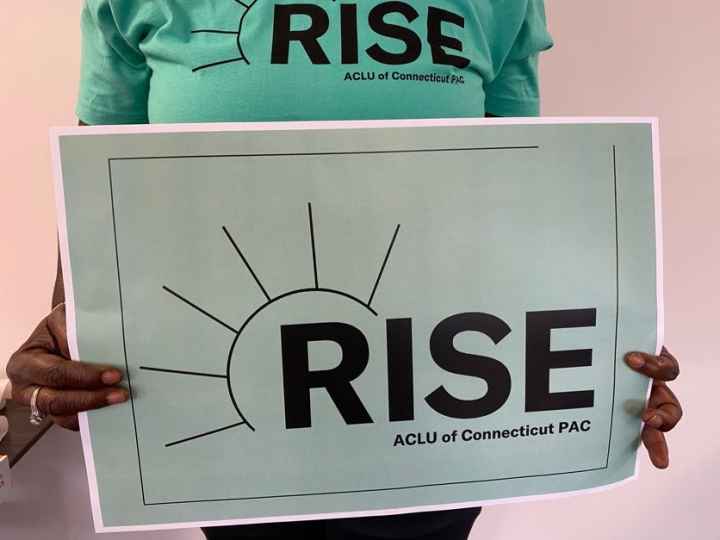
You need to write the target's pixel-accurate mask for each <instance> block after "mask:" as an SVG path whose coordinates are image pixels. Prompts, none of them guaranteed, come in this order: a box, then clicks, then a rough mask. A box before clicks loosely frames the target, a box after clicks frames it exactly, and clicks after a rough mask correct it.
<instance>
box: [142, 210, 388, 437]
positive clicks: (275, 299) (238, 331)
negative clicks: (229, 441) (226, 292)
mask: <svg viewBox="0 0 720 540" xmlns="http://www.w3.org/2000/svg"><path fill="white" fill-rule="evenodd" d="M307 209H308V224H309V227H308V231H309V236H310V242H309V244H310V245H309V247H310V249H311V250H312V261H313V277H314V283H313V284H312V285H311V286H308V287H305V288H300V289H294V290H290V291H286V292H283V293H280V294H277V295H274V296H273V295H271V294H269V293H268V290H267V289H266V288H265V286H264V285H263V283H262V281H261V279H260V277H259V276H258V275H257V274H256V272H255V270H254V269H253V267H252V266H251V264H250V262H249V261H248V259H247V258H246V256H245V254H244V253H243V251H242V249H241V248H240V246H239V245H238V243H237V242H236V240H235V238H234V237H233V236H232V234H231V232H230V230H229V229H228V228H227V227H226V226H223V227H222V228H221V230H222V232H223V234H224V235H225V236H226V238H227V240H228V242H229V243H230V245H231V246H232V248H233V250H234V251H235V252H236V253H237V255H238V256H239V257H240V259H241V260H242V263H243V265H244V267H245V269H246V270H247V271H248V272H249V273H250V275H251V276H252V278H253V280H254V281H255V284H256V285H257V286H258V288H259V289H260V291H261V292H262V294H263V296H264V297H265V299H266V301H265V302H264V303H263V304H262V305H261V306H259V307H258V308H257V309H255V310H254V311H253V312H252V313H251V314H250V315H249V316H248V317H247V318H246V319H245V320H244V321H243V323H242V324H241V325H239V326H234V325H231V324H229V323H227V322H225V321H223V320H221V319H220V318H218V317H216V316H215V315H213V314H212V313H210V312H209V311H208V310H206V309H205V308H203V307H202V306H200V305H199V304H198V303H196V302H194V301H192V300H190V299H188V298H187V297H186V296H184V295H183V294H181V293H180V292H178V291H176V290H174V289H172V288H170V287H169V286H167V285H163V286H162V290H163V291H164V292H165V293H167V294H169V295H171V296H172V297H173V298H175V299H176V300H178V301H179V302H181V303H182V304H184V305H186V306H187V307H189V308H192V309H193V310H195V311H196V312H197V313H200V314H201V315H203V316H204V317H205V318H206V319H208V320H210V321H213V322H214V323H215V324H218V325H220V326H222V327H224V328H225V329H227V330H228V331H229V332H231V333H232V335H233V338H232V343H231V345H230V347H229V353H228V357H227V364H226V371H225V373H206V372H196V371H185V370H176V369H167V368H160V367H154V366H140V368H139V369H140V370H143V371H148V372H155V373H158V374H169V375H173V376H178V375H179V376H194V377H207V378H215V379H223V380H225V383H226V385H227V390H228V395H229V397H230V401H231V402H232V405H233V407H234V408H235V410H236V411H237V414H238V416H239V421H238V422H235V423H233V424H230V425H227V426H222V427H219V428H216V429H213V430H210V431H207V432H204V433H199V434H195V435H191V436H186V437H183V438H181V439H177V440H174V441H171V442H168V443H167V444H165V446H166V447H168V448H169V447H172V446H176V445H179V444H184V443H188V442H190V441H194V440H197V439H201V438H203V437H207V436H210V435H214V434H216V433H220V432H223V431H226V430H229V429H233V428H236V427H241V426H246V427H247V429H249V430H250V431H251V432H255V431H256V426H255V425H253V423H252V422H251V420H250V418H249V417H248V415H246V414H245V413H244V412H243V409H242V408H241V403H239V401H242V396H236V395H235V394H234V393H233V387H232V383H231V376H230V374H231V363H232V358H233V353H234V351H235V348H236V346H237V344H238V342H239V341H240V340H241V339H242V337H243V333H244V332H245V330H246V328H247V327H248V326H249V325H250V324H251V323H252V322H253V321H254V320H255V319H256V317H258V316H259V315H260V314H262V313H263V312H264V311H265V310H266V309H267V308H269V307H270V306H273V305H275V304H277V303H280V302H282V301H284V300H288V299H291V298H294V297H298V296H302V295H308V294H311V293H312V294H322V295H330V296H335V297H339V298H342V299H344V300H347V301H348V302H351V303H353V304H355V305H357V306H360V307H361V308H362V309H363V310H365V311H366V312H368V313H370V314H371V315H372V316H373V317H377V316H378V312H377V311H376V310H375V309H374V308H373V307H372V304H373V300H374V299H375V295H376V293H377V291H378V288H379V285H380V281H381V279H382V277H383V274H384V273H385V270H386V268H387V265H388V261H389V260H390V255H391V253H392V250H393V248H394V246H395V242H396V240H397V237H398V234H399V232H400V225H397V226H396V227H395V231H394V233H393V235H392V238H391V240H390V244H389V245H388V248H387V251H386V253H385V257H384V259H383V261H382V263H381V265H380V269H379V272H378V275H377V277H376V279H375V281H374V283H373V285H372V290H371V292H370V294H369V296H368V299H367V300H363V299H361V298H358V297H357V296H355V295H353V294H351V293H349V292H347V291H342V290H339V289H333V288H328V287H323V286H321V282H320V277H319V271H318V257H317V247H316V242H315V225H314V220H313V211H312V203H308V205H307Z"/></svg>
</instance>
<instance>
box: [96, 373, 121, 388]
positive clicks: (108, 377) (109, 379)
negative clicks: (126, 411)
mask: <svg viewBox="0 0 720 540" xmlns="http://www.w3.org/2000/svg"><path fill="white" fill-rule="evenodd" d="M100 378H101V379H102V382H103V384H107V385H108V386H112V385H113V384H117V383H119V382H120V381H122V378H123V375H122V373H121V372H119V371H118V370H117V369H109V370H107V371H104V372H103V374H102V375H101V376H100Z"/></svg>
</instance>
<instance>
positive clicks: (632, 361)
mask: <svg viewBox="0 0 720 540" xmlns="http://www.w3.org/2000/svg"><path fill="white" fill-rule="evenodd" d="M625 361H626V362H627V363H628V365H629V366H630V367H632V368H635V369H639V368H641V367H643V366H644V365H645V359H644V358H643V357H642V356H641V355H639V354H637V353H632V354H630V355H628V357H627V358H626V360H625Z"/></svg>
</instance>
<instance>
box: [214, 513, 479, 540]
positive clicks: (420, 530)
mask: <svg viewBox="0 0 720 540" xmlns="http://www.w3.org/2000/svg"><path fill="white" fill-rule="evenodd" d="M479 513H480V509H479V508H474V509H468V510H452V511H445V512H426V513H421V514H405V515H402V516H385V517H372V518H356V519H338V520H321V521H299V522H290V523H271V524H264V525H243V526H238V527H214V528H208V529H203V532H204V533H205V536H206V538H207V540H245V539H253V538H257V539H263V540H375V539H380V538H394V539H400V538H402V539H407V540H467V538H468V537H469V535H470V530H471V529H472V526H473V523H475V519H476V518H477V516H478V514H479Z"/></svg>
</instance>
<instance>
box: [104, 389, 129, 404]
mask: <svg viewBox="0 0 720 540" xmlns="http://www.w3.org/2000/svg"><path fill="white" fill-rule="evenodd" d="M126 401H127V394H126V393H125V392H121V391H120V390H118V391H116V392H110V394H108V397H107V402H108V403H109V404H110V405H117V404H118V403H124V402H126Z"/></svg>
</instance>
